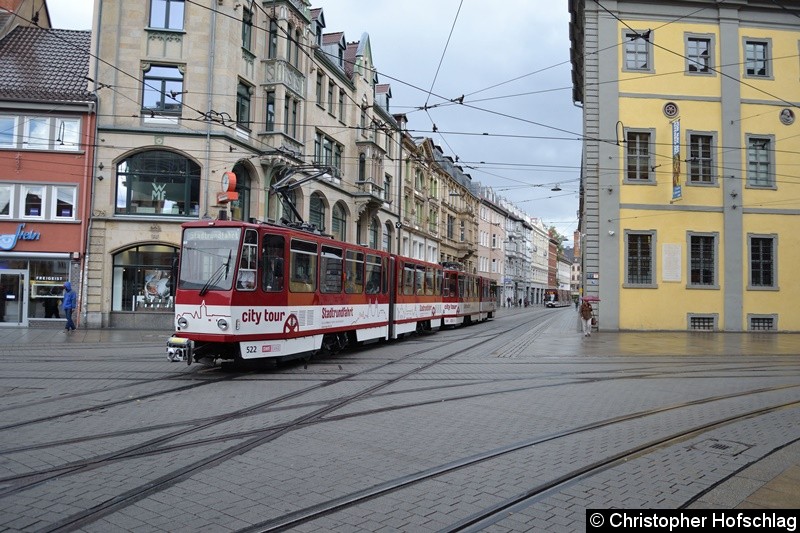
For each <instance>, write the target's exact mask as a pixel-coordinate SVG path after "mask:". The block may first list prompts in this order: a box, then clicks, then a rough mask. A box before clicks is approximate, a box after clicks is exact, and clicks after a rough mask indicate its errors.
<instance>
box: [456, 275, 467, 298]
mask: <svg viewBox="0 0 800 533" xmlns="http://www.w3.org/2000/svg"><path fill="white" fill-rule="evenodd" d="M466 290H467V280H466V279H465V276H458V299H459V300H460V299H462V298H464V297H465V295H466Z"/></svg>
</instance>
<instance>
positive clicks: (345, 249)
mask: <svg viewBox="0 0 800 533" xmlns="http://www.w3.org/2000/svg"><path fill="white" fill-rule="evenodd" d="M182 232H183V233H182V245H181V251H180V264H179V270H178V280H177V285H176V292H175V333H174V334H173V336H172V337H171V338H170V339H169V340H168V342H167V357H168V359H169V360H170V361H177V360H183V361H186V362H187V363H188V364H191V363H192V362H200V361H201V360H206V361H207V360H210V361H212V362H213V361H215V360H217V359H222V360H250V359H267V358H276V359H277V358H285V359H289V358H294V357H307V356H310V355H313V354H315V353H317V352H326V353H336V352H338V351H340V350H342V349H344V348H345V347H347V346H351V345H353V344H356V343H361V342H366V341H375V340H392V339H397V338H400V337H402V336H404V335H407V334H410V333H413V332H420V331H436V330H438V329H439V328H441V327H443V326H445V325H447V326H454V325H459V324H462V323H465V322H466V323H469V322H475V321H480V320H487V319H489V318H493V317H494V313H495V307H494V306H495V304H494V300H495V294H496V285H494V284H493V282H490V281H489V280H488V279H485V278H482V277H480V276H475V275H471V274H467V273H466V272H463V270H460V271H458V270H454V269H453V268H452V265H448V266H447V267H445V266H444V265H440V264H435V263H429V262H425V261H420V260H416V259H410V258H406V257H403V256H399V255H395V254H390V253H387V252H383V251H379V250H374V249H371V248H367V247H365V246H359V245H356V244H350V243H345V242H340V241H336V240H334V239H332V238H331V237H330V236H327V235H323V234H321V233H320V232H318V231H315V230H314V228H313V226H306V225H302V226H299V227H293V226H287V225H282V224H272V223H249V222H240V221H231V220H213V221H193V222H187V223H184V224H183V226H182ZM446 276H448V277H446ZM451 284H452V285H451ZM445 287H446V288H445ZM453 287H454V288H453ZM493 291H494V292H493Z"/></svg>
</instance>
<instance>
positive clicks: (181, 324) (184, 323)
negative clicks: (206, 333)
mask: <svg viewBox="0 0 800 533" xmlns="http://www.w3.org/2000/svg"><path fill="white" fill-rule="evenodd" d="M188 326H189V321H188V320H186V317H180V318H179V319H178V327H179V328H181V329H186V328H187V327H188Z"/></svg>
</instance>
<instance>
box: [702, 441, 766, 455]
mask: <svg viewBox="0 0 800 533" xmlns="http://www.w3.org/2000/svg"><path fill="white" fill-rule="evenodd" d="M750 448H752V445H750V444H744V443H741V442H734V441H730V440H724V441H723V440H717V439H706V440H704V441H700V442H698V443H697V444H695V445H694V446H692V449H694V450H700V451H706V452H712V453H717V454H720V455H739V454H740V453H742V452H744V451H747V450H749V449H750Z"/></svg>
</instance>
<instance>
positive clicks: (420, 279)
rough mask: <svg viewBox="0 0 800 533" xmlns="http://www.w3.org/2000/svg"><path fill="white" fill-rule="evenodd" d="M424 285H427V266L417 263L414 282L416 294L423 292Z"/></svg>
mask: <svg viewBox="0 0 800 533" xmlns="http://www.w3.org/2000/svg"><path fill="white" fill-rule="evenodd" d="M423 287H425V267H424V266H422V265H417V276H416V281H415V283H414V294H417V295H420V294H422V291H423Z"/></svg>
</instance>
